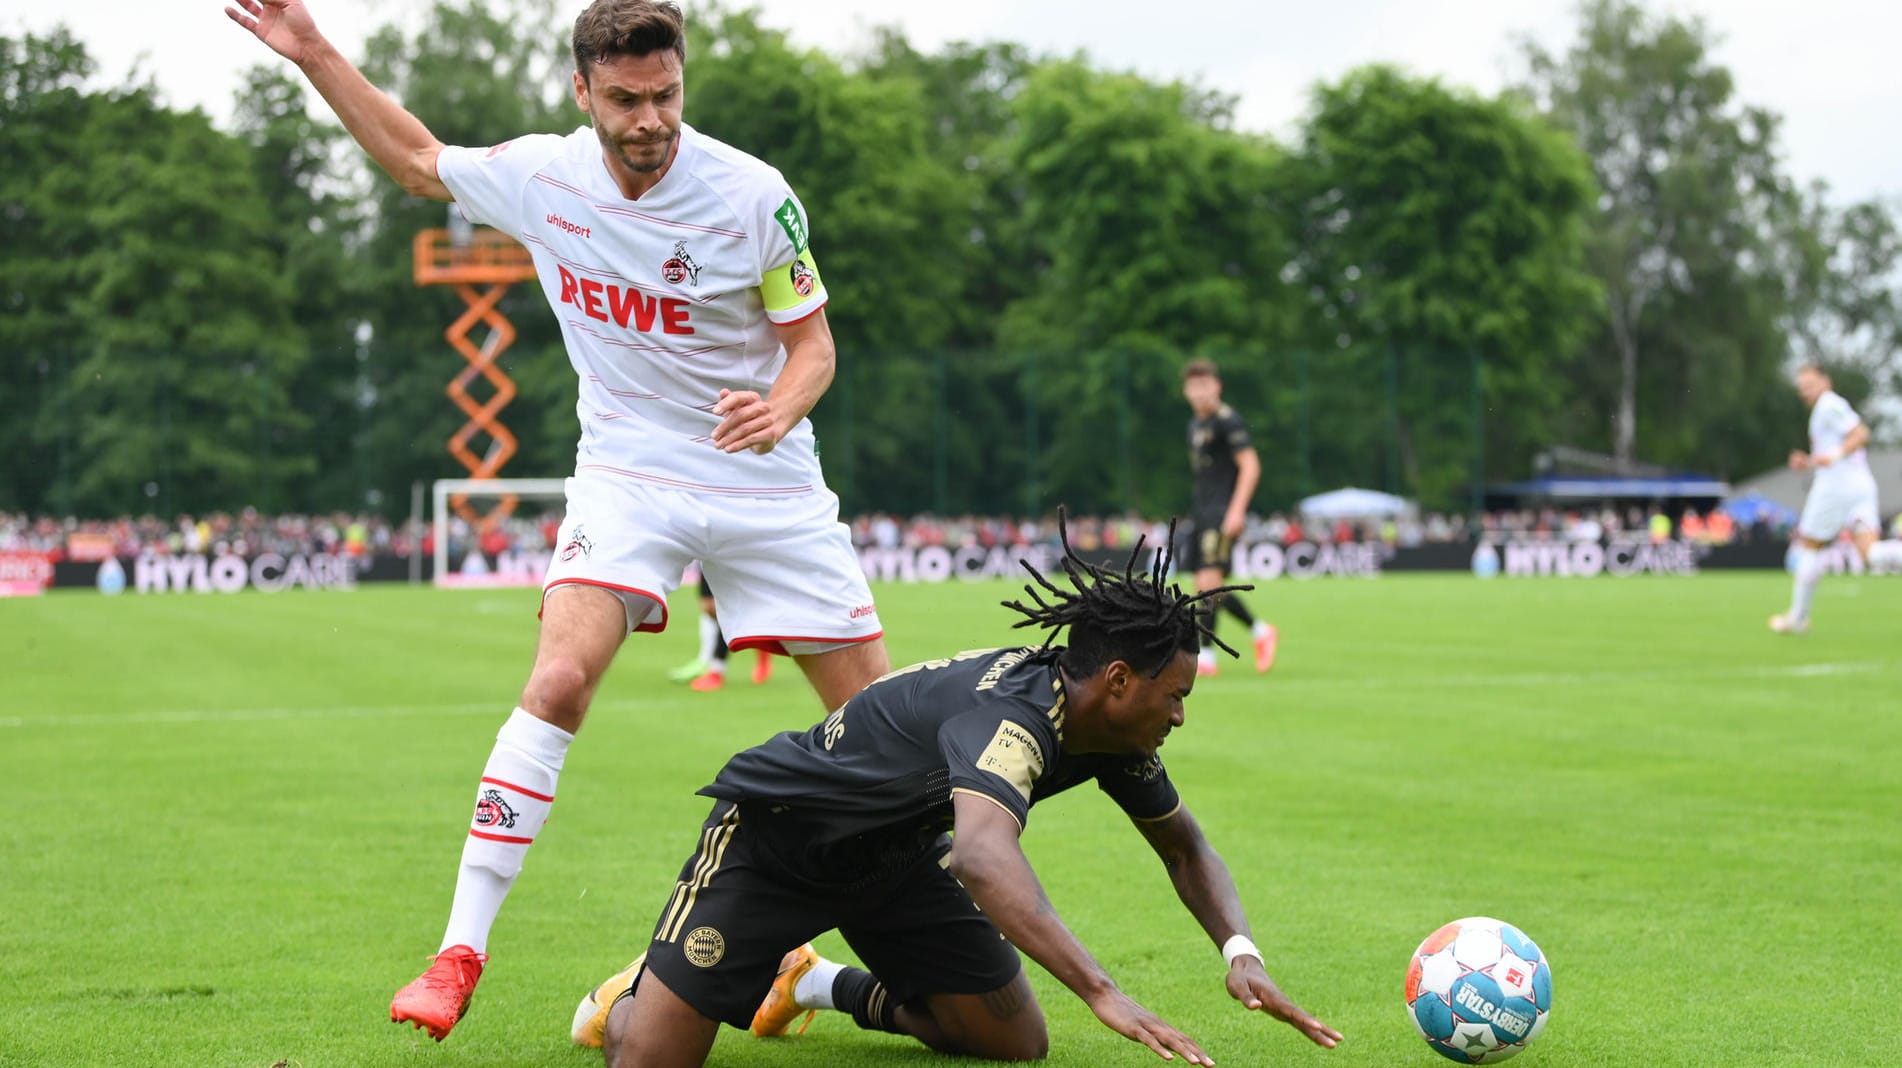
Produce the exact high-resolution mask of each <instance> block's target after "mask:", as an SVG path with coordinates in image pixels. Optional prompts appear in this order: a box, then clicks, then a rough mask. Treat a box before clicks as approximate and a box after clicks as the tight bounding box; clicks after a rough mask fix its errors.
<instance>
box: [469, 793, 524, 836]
mask: <svg viewBox="0 0 1902 1068" xmlns="http://www.w3.org/2000/svg"><path fill="white" fill-rule="evenodd" d="M475 822H476V826H478V827H513V826H515V810H514V809H512V808H510V807H509V803H508V801H507V800H505V799H504V798H503V797H502V791H500V790H484V791H482V796H481V797H478V798H476V810H475Z"/></svg>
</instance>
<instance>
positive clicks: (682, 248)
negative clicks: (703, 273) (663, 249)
mask: <svg viewBox="0 0 1902 1068" xmlns="http://www.w3.org/2000/svg"><path fill="white" fill-rule="evenodd" d="M660 276H661V277H662V278H664V279H666V280H667V283H668V284H669V285H676V286H677V285H679V284H680V283H682V282H686V283H688V284H690V285H699V284H700V265H699V264H698V263H695V262H694V259H693V256H691V255H689V254H688V252H687V243H686V242H685V241H676V242H674V254H673V255H672V256H671V257H669V258H668V260H667V262H666V263H663V264H661V265H660Z"/></svg>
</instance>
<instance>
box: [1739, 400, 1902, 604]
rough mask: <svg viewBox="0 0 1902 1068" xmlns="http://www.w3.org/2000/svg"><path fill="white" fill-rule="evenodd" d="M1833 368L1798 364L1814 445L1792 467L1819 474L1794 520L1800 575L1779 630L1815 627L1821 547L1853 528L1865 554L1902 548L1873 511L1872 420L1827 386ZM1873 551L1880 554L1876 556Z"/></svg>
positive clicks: (1798, 453)
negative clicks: (1885, 538)
mask: <svg viewBox="0 0 1902 1068" xmlns="http://www.w3.org/2000/svg"><path fill="white" fill-rule="evenodd" d="M1830 387H1831V382H1830V380H1829V375H1828V374H1827V373H1826V372H1824V371H1823V369H1822V368H1820V367H1817V366H1816V365H1815V364H1804V365H1803V366H1802V367H1801V368H1798V369H1797V372H1796V391H1797V393H1798V394H1800V395H1801V396H1802V398H1803V403H1804V404H1807V405H1809V409H1810V449H1809V451H1808V452H1803V451H1802V450H1800V449H1799V450H1795V451H1793V452H1791V453H1790V469H1791V470H1793V471H1813V472H1815V475H1816V477H1815V481H1813V482H1812V483H1811V484H1810V494H1809V497H1808V498H1807V499H1805V500H1804V502H1803V514H1802V516H1801V517H1800V518H1799V519H1798V520H1797V521H1796V541H1797V544H1796V549H1795V552H1794V556H1795V564H1796V567H1795V570H1796V580H1795V584H1794V589H1793V590H1792V591H1791V594H1790V610H1789V611H1788V612H1785V613H1782V614H1781V615H1774V616H1771V617H1770V629H1771V630H1773V631H1776V632H1777V633H1779V634H1801V633H1803V632H1804V631H1807V630H1809V629H1810V601H1811V600H1812V599H1813V598H1814V597H1815V596H1816V583H1817V581H1818V580H1820V579H1821V578H1822V577H1823V562H1822V560H1821V559H1820V558H1819V557H1818V555H1817V554H1818V552H1819V551H1820V550H1821V549H1822V548H1823V547H1824V546H1826V545H1828V544H1829V543H1830V542H1833V541H1835V540H1836V539H1837V538H1838V537H1839V536H1841V534H1842V532H1843V531H1844V530H1848V531H1849V536H1850V538H1851V539H1852V540H1853V541H1854V543H1855V546H1856V552H1857V553H1858V554H1859V555H1860V556H1861V557H1862V558H1863V560H1864V561H1865V562H1874V563H1877V564H1881V563H1884V562H1886V560H1887V558H1888V557H1889V556H1891V555H1893V554H1895V553H1896V552H1897V551H1898V550H1902V545H1898V544H1897V543H1895V542H1883V543H1881V545H1880V546H1878V545H1877V543H1876V538H1877V537H1879V536H1880V535H1881V531H1882V520H1881V517H1880V516H1879V515H1877V512H1876V478H1875V474H1874V473H1873V472H1871V471H1870V470H1869V456H1868V454H1867V453H1866V452H1865V451H1864V449H1863V447H1864V446H1865V445H1867V444H1869V427H1868V425H1867V424H1866V423H1864V422H1863V421H1862V419H1861V418H1860V417H1859V416H1857V415H1856V411H1855V409H1853V408H1851V407H1850V406H1849V402H1848V401H1846V400H1844V399H1843V398H1842V396H1841V395H1840V394H1838V393H1837V392H1836V391H1835V390H1834V389H1832V388H1830ZM1872 554H1873V555H1875V556H1876V557H1877V559H1876V560H1874V561H1871V556H1872Z"/></svg>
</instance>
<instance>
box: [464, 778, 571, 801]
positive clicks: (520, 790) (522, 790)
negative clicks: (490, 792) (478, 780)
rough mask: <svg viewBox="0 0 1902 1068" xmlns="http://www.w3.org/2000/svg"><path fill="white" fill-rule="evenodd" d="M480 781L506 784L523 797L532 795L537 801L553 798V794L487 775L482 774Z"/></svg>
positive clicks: (493, 784)
mask: <svg viewBox="0 0 1902 1068" xmlns="http://www.w3.org/2000/svg"><path fill="white" fill-rule="evenodd" d="M482 781H483V782H486V783H489V784H490V785H492V786H506V787H508V788H509V789H511V790H513V791H515V792H516V793H518V794H521V795H522V796H523V797H532V798H534V799H535V800H537V801H553V800H554V799H555V795H554V794H538V793H536V792H535V791H533V790H530V789H528V788H527V787H523V786H517V785H515V784H514V783H512V782H504V781H502V780H501V779H491V778H489V777H488V776H487V775H484V776H482Z"/></svg>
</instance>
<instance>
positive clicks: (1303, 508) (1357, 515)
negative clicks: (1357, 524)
mask: <svg viewBox="0 0 1902 1068" xmlns="http://www.w3.org/2000/svg"><path fill="white" fill-rule="evenodd" d="M1295 511H1297V512H1299V513H1300V514H1302V515H1304V516H1313V517H1315V518H1317V519H1380V518H1385V517H1387V516H1403V515H1412V514H1413V511H1414V507H1413V502H1412V501H1409V500H1407V499H1406V498H1405V497H1396V496H1394V495H1393V494H1391V493H1382V492H1380V491H1379V490H1370V489H1357V488H1356V487H1353V486H1347V487H1345V488H1343V489H1337V490H1332V491H1330V492H1327V493H1321V494H1316V495H1315V496H1313V497H1307V498H1304V499H1302V501H1301V503H1300V504H1297V505H1296V506H1295Z"/></svg>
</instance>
